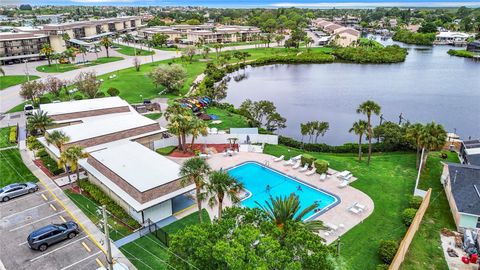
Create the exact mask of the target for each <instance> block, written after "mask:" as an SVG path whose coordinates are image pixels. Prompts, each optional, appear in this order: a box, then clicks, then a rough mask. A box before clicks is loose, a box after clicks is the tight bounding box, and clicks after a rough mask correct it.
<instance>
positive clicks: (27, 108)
mask: <svg viewBox="0 0 480 270" xmlns="http://www.w3.org/2000/svg"><path fill="white" fill-rule="evenodd" d="M23 111H24V112H25V115H32V114H33V111H35V108H34V107H33V105H32V104H25V106H23Z"/></svg>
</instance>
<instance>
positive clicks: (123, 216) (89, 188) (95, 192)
mask: <svg viewBox="0 0 480 270" xmlns="http://www.w3.org/2000/svg"><path fill="white" fill-rule="evenodd" d="M77 183H78V186H80V188H82V189H83V190H84V191H86V192H87V193H88V194H89V195H90V197H92V199H93V200H94V201H95V202H96V203H98V204H100V205H105V206H106V208H107V210H108V211H109V212H110V213H111V214H112V215H113V216H115V217H116V218H118V219H120V220H121V221H122V222H123V223H125V224H127V225H128V226H130V227H132V228H138V227H140V225H139V224H138V222H137V221H136V220H134V219H133V218H132V217H130V215H128V213H127V212H126V211H125V210H124V209H123V208H122V207H120V206H119V205H118V204H117V203H115V201H113V200H112V199H111V198H110V197H108V196H107V194H105V193H104V192H103V191H102V190H101V189H100V188H99V187H97V186H96V185H94V184H92V183H90V182H89V181H88V180H86V179H81V180H80V181H77Z"/></svg>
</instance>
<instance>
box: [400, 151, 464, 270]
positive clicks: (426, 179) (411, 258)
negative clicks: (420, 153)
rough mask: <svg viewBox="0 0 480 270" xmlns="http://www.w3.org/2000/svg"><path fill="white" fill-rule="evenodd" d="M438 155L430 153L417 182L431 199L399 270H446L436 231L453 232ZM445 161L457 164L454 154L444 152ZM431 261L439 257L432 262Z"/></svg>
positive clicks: (453, 226) (453, 225)
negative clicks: (430, 191)
mask: <svg viewBox="0 0 480 270" xmlns="http://www.w3.org/2000/svg"><path fill="white" fill-rule="evenodd" d="M439 161H440V158H439V157H438V154H435V153H434V154H431V155H430V157H429V158H428V162H427V167H426V168H425V172H424V173H423V177H422V179H421V181H420V183H419V187H420V188H421V189H423V190H427V189H428V188H432V196H431V199H430V205H429V207H428V210H427V212H426V213H425V215H424V217H423V221H422V224H421V225H420V229H419V230H418V231H417V233H416V234H415V237H414V238H413V242H412V244H411V245H410V249H409V251H408V253H407V256H406V257H405V261H404V262H403V264H402V269H403V270H407V269H408V270H410V269H411V270H415V269H431V270H439V269H445V270H447V269H448V266H447V264H446V262H445V260H444V259H443V252H442V250H441V249H440V246H441V243H440V234H439V233H440V230H441V229H442V228H448V229H450V230H455V229H456V227H455V222H454V221H453V217H452V212H451V211H450V206H449V205H448V201H447V197H446V196H445V192H444V190H443V186H442V184H441V183H440V176H441V172H442V165H441V163H440V162H439ZM447 161H449V162H459V160H458V157H457V154H456V153H448V159H447ZM431 258H441V259H435V260H432V259H431Z"/></svg>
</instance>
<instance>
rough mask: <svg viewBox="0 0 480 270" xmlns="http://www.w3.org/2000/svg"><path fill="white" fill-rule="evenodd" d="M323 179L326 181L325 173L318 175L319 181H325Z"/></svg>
mask: <svg viewBox="0 0 480 270" xmlns="http://www.w3.org/2000/svg"><path fill="white" fill-rule="evenodd" d="M325 179H327V174H325V173H322V174H320V181H325Z"/></svg>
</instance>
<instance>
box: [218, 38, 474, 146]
mask: <svg viewBox="0 0 480 270" xmlns="http://www.w3.org/2000/svg"><path fill="white" fill-rule="evenodd" d="M389 42H390V43H391V41H389ZM401 46H403V47H406V48H407V49H408V53H409V54H408V56H407V59H406V61H405V62H404V63H400V64H382V65H373V64H372V65H371V64H368V65H360V64H347V63H333V64H302V65H269V66H261V67H253V68H252V67H249V68H247V69H246V70H245V71H239V72H240V73H243V72H245V76H246V78H245V79H243V80H240V81H235V80H231V81H230V82H229V85H228V95H227V98H226V100H225V101H226V102H228V103H232V104H234V105H235V106H239V105H240V104H241V103H242V102H243V101H244V100H245V99H247V98H249V99H252V100H270V101H273V102H274V103H275V105H276V106H277V110H278V111H279V112H280V114H281V115H282V116H284V117H285V118H287V128H285V129H282V130H280V131H279V134H281V135H285V136H289V137H293V138H297V139H300V138H301V135H300V123H303V122H307V121H311V120H320V121H328V122H329V123H330V129H329V131H328V132H327V133H326V134H325V136H324V137H323V138H319V142H324V143H327V144H332V145H340V144H343V143H345V142H356V140H357V138H356V136H355V135H353V134H350V133H348V130H349V129H350V127H351V126H352V123H353V122H355V121H357V120H358V119H359V118H365V117H364V116H362V115H359V114H357V113H356V108H357V107H358V105H359V104H360V103H361V102H363V101H365V100H368V99H371V100H374V101H376V102H377V103H379V104H380V105H381V107H382V114H383V117H384V119H386V120H388V121H393V122H397V123H398V121H399V116H400V114H402V116H403V117H404V118H405V119H407V120H408V121H410V122H422V123H425V122H430V121H435V122H437V123H441V124H443V125H444V126H445V128H446V129H447V130H448V131H449V132H453V131H455V130H456V132H457V134H459V135H460V136H461V137H462V138H464V139H466V138H468V137H469V136H471V137H472V138H478V137H480V62H474V61H473V60H471V59H465V58H458V57H453V56H449V55H448V54H447V51H448V50H449V49H451V48H452V47H449V46H435V47H419V46H407V45H401ZM379 121H380V118H379V117H378V116H375V117H374V118H373V123H374V124H375V125H376V124H378V123H379ZM404 121H405V120H404Z"/></svg>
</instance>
